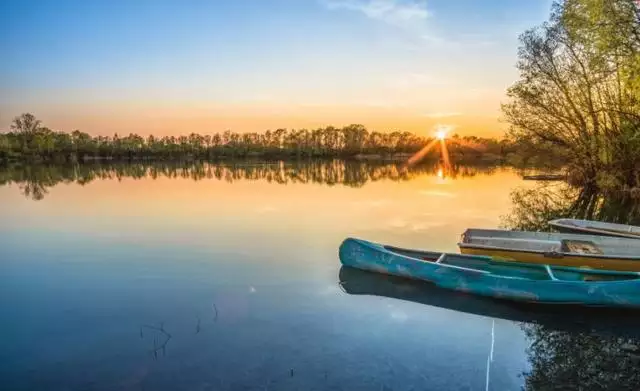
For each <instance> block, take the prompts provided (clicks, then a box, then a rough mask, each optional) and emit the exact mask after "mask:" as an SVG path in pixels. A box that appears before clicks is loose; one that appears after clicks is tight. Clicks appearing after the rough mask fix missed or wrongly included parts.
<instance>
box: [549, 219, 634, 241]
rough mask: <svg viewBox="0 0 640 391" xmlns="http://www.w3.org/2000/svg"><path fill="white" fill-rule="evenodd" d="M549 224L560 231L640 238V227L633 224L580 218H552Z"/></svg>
mask: <svg viewBox="0 0 640 391" xmlns="http://www.w3.org/2000/svg"><path fill="white" fill-rule="evenodd" d="M549 225H550V226H552V227H553V228H555V229H557V230H558V231H560V232H568V233H580V234H587V235H602V236H616V237H620V238H630V239H640V227H636V226H633V225H625V224H613V223H605V222H602V221H592V220H578V219H556V220H551V221H549Z"/></svg>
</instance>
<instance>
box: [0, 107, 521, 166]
mask: <svg viewBox="0 0 640 391" xmlns="http://www.w3.org/2000/svg"><path fill="white" fill-rule="evenodd" d="M432 140H433V138H429V137H423V136H418V135H415V134H413V133H409V132H391V133H381V132H369V131H368V130H367V129H366V128H365V127H364V126H362V125H349V126H345V127H342V128H336V127H332V126H328V127H324V128H319V129H313V130H308V129H300V130H296V129H292V130H289V129H277V130H275V131H271V130H267V131H266V132H264V133H233V132H230V131H225V132H223V133H215V134H206V135H201V134H197V133H191V134H189V135H183V136H165V137H156V136H153V135H150V136H147V137H142V136H140V135H137V134H133V133H132V134H129V135H127V136H120V135H118V134H115V135H114V136H112V137H110V136H91V135H89V134H87V133H84V132H81V131H79V130H75V131H73V132H71V133H68V132H60V131H53V130H51V129H49V128H47V127H45V126H43V125H42V124H41V122H40V121H39V120H38V119H36V117H35V116H34V115H33V114H30V113H26V114H22V115H21V116H19V117H16V118H15V119H14V120H13V123H12V124H11V130H10V131H9V132H6V133H0V162H1V161H5V162H7V161H28V162H84V161H87V160H95V159H109V160H118V161H131V160H157V161H160V160H211V159H219V158H246V157H261V158H274V159H287V158H354V157H355V158H357V157H359V158H368V159H380V158H382V159H384V158H393V157H396V158H398V157H400V158H402V157H403V156H404V157H406V156H407V155H410V154H413V153H415V152H417V151H419V150H420V149H422V148H423V147H425V146H426V145H427V144H429V142H431V141H432ZM447 149H448V151H449V154H450V155H451V158H452V160H454V161H459V162H461V163H462V162H471V161H478V160H488V161H494V162H495V161H504V160H505V159H507V157H508V156H509V155H514V154H519V155H523V154H522V153H521V151H520V152H519V149H518V146H517V145H515V144H514V143H513V142H510V141H508V140H506V139H503V140H496V139H492V138H482V137H475V136H465V137H459V136H457V135H454V136H452V137H451V138H449V139H448V140H447ZM439 154H440V149H439V148H438V147H436V148H434V149H433V151H431V153H430V155H429V156H428V157H427V159H431V160H433V159H437V158H438V157H439V156H440V155H439ZM525 155H526V154H525ZM520 160H521V159H520Z"/></svg>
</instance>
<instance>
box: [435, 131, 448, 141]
mask: <svg viewBox="0 0 640 391" xmlns="http://www.w3.org/2000/svg"><path fill="white" fill-rule="evenodd" d="M436 138H437V139H438V140H444V139H445V138H447V132H446V131H445V130H443V129H440V130H438V131H436Z"/></svg>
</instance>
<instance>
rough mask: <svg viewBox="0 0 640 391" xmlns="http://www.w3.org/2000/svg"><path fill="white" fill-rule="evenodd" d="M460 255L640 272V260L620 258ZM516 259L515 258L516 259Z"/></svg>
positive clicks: (486, 251) (504, 253) (474, 251)
mask: <svg viewBox="0 0 640 391" xmlns="http://www.w3.org/2000/svg"><path fill="white" fill-rule="evenodd" d="M460 252H461V253H462V254H471V255H485V256H490V257H492V258H494V259H496V260H499V261H507V262H525V263H539V264H545V265H556V266H569V267H582V268H592V269H604V270H619V271H630V272H640V260H628V259H620V258H592V257H576V256H570V255H564V256H562V257H557V258H556V257H545V256H544V254H539V253H530V252H517V251H503V250H494V249H486V248H468V247H463V248H461V249H460ZM516 257H517V258H516Z"/></svg>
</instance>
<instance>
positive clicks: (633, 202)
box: [503, 183, 640, 231]
mask: <svg viewBox="0 0 640 391" xmlns="http://www.w3.org/2000/svg"><path fill="white" fill-rule="evenodd" d="M511 196H512V197H511V200H512V203H513V209H512V210H511V214H509V215H508V216H505V217H504V218H503V226H504V227H505V228H509V229H519V230H526V231H548V230H549V229H550V227H549V224H548V222H549V220H552V219H557V218H563V217H565V218H577V219H587V220H599V221H606V222H610V223H622V224H632V225H638V224H640V199H638V198H636V197H634V196H633V195H632V194H629V193H620V194H603V193H600V192H598V191H595V190H593V189H586V188H574V187H571V186H569V185H567V184H564V183H556V184H552V185H547V184H543V185H540V186H538V187H535V188H533V189H521V188H520V189H516V190H515V191H514V192H513V193H512V195H511Z"/></svg>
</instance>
